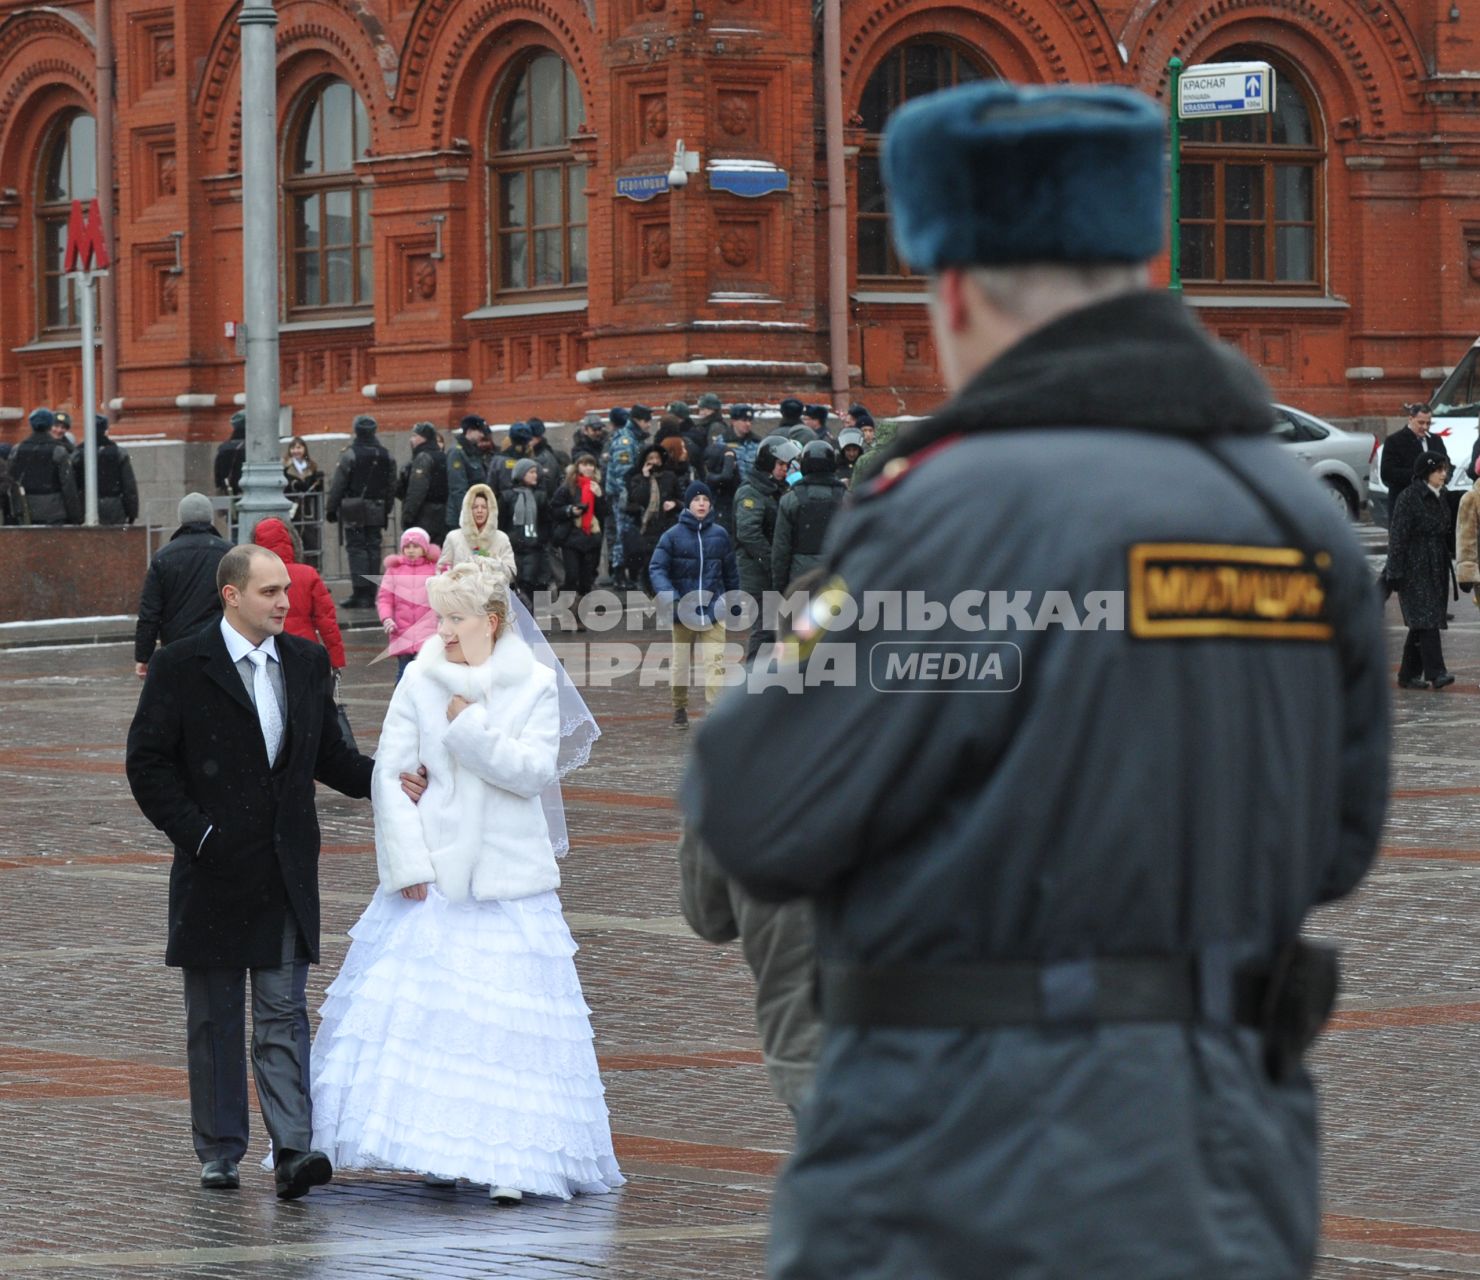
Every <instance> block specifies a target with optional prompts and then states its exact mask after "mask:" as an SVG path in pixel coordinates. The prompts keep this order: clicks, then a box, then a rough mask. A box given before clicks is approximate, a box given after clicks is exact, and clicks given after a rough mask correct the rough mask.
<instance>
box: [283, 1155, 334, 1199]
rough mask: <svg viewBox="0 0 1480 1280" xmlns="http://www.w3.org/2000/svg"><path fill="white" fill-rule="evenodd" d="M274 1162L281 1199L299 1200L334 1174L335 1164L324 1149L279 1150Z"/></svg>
mask: <svg viewBox="0 0 1480 1280" xmlns="http://www.w3.org/2000/svg"><path fill="white" fill-rule="evenodd" d="M274 1163H275V1164H276V1166H277V1173H276V1178H277V1195H278V1199H279V1200H297V1199H298V1197H299V1196H306V1195H307V1194H308V1193H309V1190H310V1189H311V1188H313V1187H322V1186H323V1185H324V1183H326V1182H328V1181H329V1179H330V1178H332V1177H333V1176H334V1166H333V1165H332V1164H330V1163H329V1157H328V1156H326V1155H325V1154H324V1153H323V1152H322V1151H279V1152H278V1154H277V1159H276V1161H275V1162H274Z"/></svg>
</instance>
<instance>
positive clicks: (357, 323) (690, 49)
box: [0, 0, 1480, 439]
mask: <svg viewBox="0 0 1480 1280" xmlns="http://www.w3.org/2000/svg"><path fill="white" fill-rule="evenodd" d="M237 8H238V6H236V5H234V4H232V3H230V2H229V0H111V23H110V26H111V29H112V37H113V46H114V50H115V53H114V59H113V62H114V65H115V66H116V92H115V94H114V95H113V96H114V99H115V135H116V146H115V154H116V194H115V201H114V209H115V223H114V229H113V230H114V239H115V261H116V304H115V307H116V324H117V335H118V336H117V346H118V358H117V370H116V381H114V379H113V378H112V377H111V376H110V382H112V383H113V386H114V388H115V394H116V396H117V399H118V401H119V402H121V403H119V404H117V405H116V409H117V411H118V412H119V413H121V415H122V417H123V419H124V421H125V422H126V423H127V430H128V431H129V432H135V431H163V432H166V433H168V434H169V435H170V436H173V437H187V438H191V439H202V438H207V437H216V436H219V435H220V434H221V431H222V428H223V422H224V417H225V415H226V413H227V412H229V407H230V406H231V404H232V403H233V399H234V397H235V396H237V395H238V393H240V392H241V391H242V389H243V366H242V362H241V360H240V358H239V356H238V354H237V351H236V345H235V342H234V341H233V339H232V338H230V337H228V336H227V327H228V325H229V324H230V323H231V322H233V321H236V320H239V319H240V318H241V310H242V303H241V298H242V279H241V210H242V205H241V177H240V168H241V164H240V108H239V82H240V57H239V40H238V29H237V27H236V24H235V17H236V12H237ZM277 8H278V12H279V15H280V24H279V26H278V29H277V44H278V56H279V79H278V83H279V100H278V111H279V119H280V124H281V134H282V148H281V156H282V161H281V163H282V172H281V175H280V181H281V187H282V191H283V201H282V230H281V237H282V245H283V260H284V268H283V319H284V321H285V322H286V323H285V330H284V334H283V340H282V366H283V377H282V387H283V398H284V401H285V403H288V404H290V405H291V406H292V407H293V410H294V414H295V427H296V428H297V429H299V430H323V429H330V428H342V427H343V426H344V425H345V424H346V423H347V421H348V419H349V417H350V415H352V414H353V413H356V412H362V411H365V410H367V409H368V410H370V411H371V412H374V413H376V414H377V415H378V416H380V417H381V418H382V419H383V420H384V421H387V422H390V423H393V424H395V425H398V426H404V425H406V424H408V423H410V422H412V421H415V420H416V419H419V418H431V419H433V420H435V421H438V422H442V423H446V422H455V421H456V419H457V418H458V417H459V416H460V415H461V414H463V413H465V412H469V411H472V410H477V411H478V412H481V413H483V414H485V415H486V416H487V417H489V418H490V419H493V420H503V421H507V420H509V419H511V418H514V417H517V416H522V415H526V414H529V413H534V412H538V413H539V414H541V415H542V416H543V417H546V418H547V419H552V420H556V419H561V418H568V417H570V416H572V415H573V414H575V413H577V412H578V411H579V410H581V409H583V408H587V407H604V406H607V405H611V404H625V403H630V402H632V401H634V400H643V401H647V402H649V403H653V404H657V403H660V402H666V401H668V400H670V399H673V398H676V397H686V398H689V399H693V398H695V397H696V396H697V395H698V394H699V393H700V392H702V391H703V390H706V389H713V390H716V391H718V392H719V393H720V394H721V395H722V396H724V397H725V398H726V399H727V400H728V399H730V398H737V399H739V398H744V399H753V400H770V401H773V402H774V401H775V400H776V399H777V398H778V397H779V396H780V395H782V394H785V393H788V392H794V393H797V394H799V395H802V396H803V397H805V398H813V397H816V398H826V396H827V395H828V392H829V388H830V381H831V379H830V373H829V369H828V358H829V334H828V317H829V296H828V255H829V254H830V253H832V252H836V253H842V254H846V255H847V269H848V273H847V294H848V296H847V300H846V314H847V316H848V348H849V352H850V366H851V368H850V371H849V380H848V383H849V394H850V395H851V397H852V398H855V399H859V400H862V401H864V402H866V403H868V404H869V405H870V406H871V407H872V408H873V409H874V411H875V413H876V414H887V413H889V412H898V411H900V410H913V411H923V410H926V409H929V408H930V407H931V406H933V405H934V404H936V403H937V402H938V401H939V398H940V389H939V378H938V374H937V372H936V370H935V367H934V363H933V357H932V351H931V343H930V338H929V327H928V323H927V319H926V315H925V310H924V307H923V305H922V297H923V294H922V286H921V282H920V281H919V280H918V279H917V278H913V277H911V276H909V275H908V274H906V273H905V269H904V268H903V267H902V266H901V265H900V264H899V263H898V262H897V261H896V259H895V258H894V256H893V252H892V249H891V248H890V246H889V243H888V239H887V226H886V215H885V213H884V210H883V204H882V194H881V191H880V185H879V178H878V159H877V144H878V133H879V130H880V128H881V127H882V124H883V121H884V120H885V118H886V117H887V115H888V113H889V111H890V110H891V109H892V108H893V107H894V106H896V105H897V104H898V103H899V101H901V100H902V99H904V98H908V97H912V96H915V95H916V94H919V93H922V92H926V91H928V90H930V89H933V88H936V87H938V86H940V85H943V84H949V83H954V82H958V81H960V80H963V79H968V78H974V77H983V76H994V75H997V76H1003V77H1007V78H1011V79H1013V80H1020V81H1029V82H1082V81H1097V82H1115V83H1124V84H1130V85H1135V86H1138V87H1140V88H1143V89H1145V90H1147V91H1148V92H1151V93H1154V94H1157V95H1158V96H1160V97H1161V98H1163V100H1164V99H1165V97H1166V93H1167V71H1166V65H1167V61H1168V59H1169V58H1170V57H1172V56H1173V55H1177V56H1179V57H1181V58H1182V59H1183V61H1184V62H1185V63H1189V64H1190V63H1197V62H1206V61H1212V60H1217V59H1223V60H1228V59H1234V58H1243V57H1258V58H1263V59H1267V60H1268V61H1270V62H1272V63H1274V64H1275V66H1276V67H1277V69H1278V71H1279V73H1280V90H1279V98H1280V111H1279V113H1278V114H1277V115H1276V116H1274V117H1271V118H1259V119H1257V120H1256V121H1255V122H1254V123H1242V124H1234V123H1225V124H1223V125H1222V126H1200V127H1199V128H1198V129H1196V130H1193V131H1191V133H1190V134H1189V137H1188V140H1187V146H1186V150H1185V158H1186V163H1187V171H1186V175H1187V176H1186V179H1185V180H1184V195H1183V210H1184V213H1185V214H1186V215H1187V219H1188V221H1187V224H1186V229H1185V231H1184V239H1183V249H1184V263H1185V267H1186V276H1187V289H1186V291H1187V295H1188V296H1189V298H1191V299H1192V300H1193V301H1194V302H1195V303H1196V305H1197V306H1198V307H1199V308H1201V309H1202V313H1203V315H1204V317H1205V318H1206V319H1207V321H1208V322H1209V324H1210V326H1211V327H1212V329H1213V330H1214V331H1216V332H1217V333H1218V334H1220V335H1221V336H1223V337H1224V338H1226V339H1227V340H1228V341H1230V342H1233V343H1235V344H1236V345H1238V346H1240V347H1241V348H1243V349H1244V350H1245V351H1246V352H1247V353H1248V354H1249V355H1250V356H1251V357H1252V358H1253V359H1254V360H1255V361H1256V362H1257V363H1258V364H1259V365H1260V366H1262V368H1263V369H1264V370H1265V372H1266V374H1267V375H1268V377H1269V378H1270V380H1271V381H1272V382H1273V383H1274V385H1275V386H1276V387H1277V388H1278V390H1279V392H1280V394H1281V395H1282V396H1284V397H1287V398H1289V399H1291V400H1294V401H1296V402H1298V403H1300V404H1302V405H1304V406H1306V407H1308V408H1310V409H1312V410H1314V411H1316V412H1319V413H1325V414H1330V415H1342V416H1351V415H1358V414H1377V415H1381V414H1390V413H1393V412H1394V411H1395V408H1396V405H1397V403H1398V402H1399V401H1401V400H1403V399H1405V398H1410V397H1412V396H1415V395H1417V394H1419V393H1420V392H1421V391H1423V390H1425V389H1426V388H1427V387H1428V386H1430V385H1431V384H1432V382H1433V380H1434V379H1435V377H1436V376H1437V374H1438V370H1440V369H1441V368H1442V367H1443V366H1446V365H1451V364H1453V363H1454V362H1455V360H1456V358H1457V357H1458V355H1459V353H1460V351H1461V349H1462V348H1463V347H1464V345H1465V344H1467V343H1469V342H1470V341H1472V340H1473V339H1474V338H1475V336H1476V334H1477V333H1480V2H1477V0H1400V2H1398V3H1394V2H1393V0H1387V2H1385V3H1383V2H1379V0H1176V3H1172V2H1171V0H1159V2H1158V0H1100V3H1098V4H1096V3H1095V2H1094V0H883V2H882V3H880V2H878V0H870V2H868V3H865V2H863V0H841V8H842V12H841V23H842V61H841V83H842V97H843V114H844V118H845V120H846V121H847V124H846V127H845V129H844V131H843V139H842V142H843V144H844V147H845V152H844V154H845V157H846V158H845V165H846V174H847V193H846V194H847V225H848V228H849V234H848V238H847V243H846V244H839V245H830V244H829V243H828V237H827V216H826V206H827V196H828V192H827V184H826V172H827V171H826V165H825V162H824V156H825V141H826V140H825V131H824V127H823V118H824V112H823V109H822V105H821V103H822V98H821V93H822V90H823V81H824V74H825V73H824V69H823V53H822V38H821V22H820V19H814V8H816V9H820V8H821V6H814V4H813V3H811V2H810V0H279V3H278V6H277ZM95 16H96V11H95V5H94V3H93V0H52V2H51V3H48V4H45V5H41V4H33V3H26V2H24V0H0V406H4V408H3V409H0V417H3V418H4V419H5V421H4V422H3V423H0V435H3V437H4V438H11V439H13V438H15V436H16V435H17V434H18V433H19V432H20V431H21V430H22V429H23V428H22V424H20V423H19V422H18V421H17V420H16V419H17V418H18V416H19V414H20V412H21V411H22V410H26V409H29V408H30V407H32V406H34V405H36V404H40V403H50V404H53V405H55V406H57V407H63V406H67V405H70V404H73V403H75V401H76V400H77V398H78V396H77V391H76V388H77V385H78V382H79V375H78V371H77V364H78V353H77V345H78V331H77V327H76V326H77V320H76V313H75V307H74V303H73V300H72V298H71V295H70V286H69V285H68V284H67V282H66V280H65V279H64V278H63V277H62V276H61V275H60V266H59V259H60V251H59V247H58V246H59V240H58V237H59V236H60V234H61V230H62V226H63V223H62V221H59V220H63V219H64V218H65V212H66V209H67V206H68V202H69V201H70V199H71V198H73V197H75V196H86V195H89V194H91V193H92V191H93V189H94V187H95V177H94V168H93V147H94V145H95V141H94V139H95V132H96V131H95V128H94V123H93V118H94V117H95V115H96V113H97V109H98V103H97V91H96V86H97V84H98V81H99V76H98V48H97V39H96V33H95V30H94V22H95ZM1220 129H1221V133H1220V132H1219V130H1220ZM680 139H682V141H683V142H684V144H685V146H686V148H687V149H688V150H689V151H690V152H691V153H697V156H698V158H699V166H700V167H699V169H698V171H697V172H695V173H694V174H693V175H692V176H691V177H690V180H689V182H688V184H687V185H686V186H683V187H676V188H674V189H672V190H667V191H659V192H658V193H657V194H653V193H652V192H651V190H650V188H651V187H652V186H654V185H657V186H662V185H663V182H661V181H658V179H659V178H660V176H661V175H664V174H666V173H667V171H668V170H669V169H670V168H671V167H672V165H673V163H674V152H675V146H676V144H677V143H678V141H679V140H680ZM644 197H645V198H644ZM1066 375H1067V371H1066Z"/></svg>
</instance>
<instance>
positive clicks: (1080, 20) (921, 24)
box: [843, 0, 1119, 109]
mask: <svg viewBox="0 0 1480 1280" xmlns="http://www.w3.org/2000/svg"><path fill="white" fill-rule="evenodd" d="M1038 8H1039V9H1040V10H1041V8H1042V7H1041V6H1038ZM1072 8H1073V9H1075V10H1077V11H1078V13H1077V21H1075V23H1074V24H1073V25H1071V24H1070V23H1068V22H1065V21H1064V20H1062V19H1061V18H1059V17H1058V16H1057V15H1043V16H1041V17H1040V16H1039V14H1038V13H1036V12H1035V11H1034V8H1033V7H1031V6H1029V5H1027V4H1024V3H1020V0H987V3H984V4H975V5H970V6H968V5H963V4H962V3H960V0H886V2H885V3H883V4H880V5H878V6H876V7H875V8H874V9H873V10H872V11H870V12H868V13H867V15H866V16H865V17H864V19H863V21H861V22H860V23H858V24H857V25H856V26H855V27H854V28H853V29H852V30H851V31H847V30H845V32H844V38H843V79H844V86H845V88H844V96H845V102H846V103H847V104H848V107H849V109H853V108H856V106H857V102H858V98H859V96H860V95H861V94H862V92H863V86H864V85H865V84H866V83H867V82H868V77H869V76H870V75H871V74H872V73H873V70H874V68H875V67H877V66H878V64H879V63H880V62H881V61H882V60H883V59H884V57H885V56H887V55H888V53H889V51H890V50H891V49H893V48H894V47H895V46H896V45H898V44H899V43H901V42H902V41H904V40H908V39H910V38H912V37H918V36H924V35H935V36H944V37H946V38H948V39H953V40H957V41H960V42H961V43H963V44H966V45H969V46H971V47H972V48H974V49H978V50H980V51H981V53H982V54H983V55H984V56H985V57H986V58H987V59H988V60H989V61H990V62H991V63H992V64H993V65H994V66H996V67H997V69H998V70H999V71H1000V72H1001V73H1002V74H1003V76H1004V77H1006V78H1007V79H1009V80H1016V81H1019V82H1024V83H1042V84H1055V83H1059V84H1063V83H1068V82H1070V81H1075V80H1078V81H1086V80H1096V79H1105V78H1107V77H1109V76H1110V74H1111V71H1112V68H1111V63H1110V61H1109V57H1108V54H1107V50H1113V49H1114V47H1115V46H1114V41H1113V39H1112V38H1111V36H1110V33H1109V32H1108V31H1107V30H1106V29H1105V28H1104V25H1103V22H1102V21H1101V20H1100V19H1099V18H1098V17H1094V18H1091V17H1090V16H1089V14H1088V12H1087V10H1086V6H1084V5H1080V4H1075V5H1073V6H1072ZM1118 62H1119V57H1118V55H1117V56H1116V63H1117V64H1118Z"/></svg>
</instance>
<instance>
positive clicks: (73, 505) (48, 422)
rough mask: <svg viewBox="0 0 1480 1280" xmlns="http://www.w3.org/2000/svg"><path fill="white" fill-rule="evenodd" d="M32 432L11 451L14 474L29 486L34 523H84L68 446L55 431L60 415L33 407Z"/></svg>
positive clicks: (29, 501)
mask: <svg viewBox="0 0 1480 1280" xmlns="http://www.w3.org/2000/svg"><path fill="white" fill-rule="evenodd" d="M29 421H30V423H31V434H30V436H28V437H27V438H26V439H25V440H22V441H21V442H20V444H18V445H16V447H15V451H14V452H13V453H12V454H11V455H10V474H11V477H12V478H13V479H14V480H15V482H16V483H17V484H19V485H20V487H21V488H22V489H23V490H25V494H26V506H27V508H28V509H29V510H30V513H31V523H32V524H81V523H82V494H81V492H80V491H79V489H78V488H77V477H76V475H75V474H74V473H73V471H72V455H71V454H70V453H68V451H67V446H66V445H65V444H64V443H62V442H61V441H59V440H57V439H56V438H55V437H54V436H53V435H52V427H53V426H55V425H56V415H55V414H54V413H52V411H51V410H50V409H33V410H32V411H31V417H30V419H29Z"/></svg>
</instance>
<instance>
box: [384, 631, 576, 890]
mask: <svg viewBox="0 0 1480 1280" xmlns="http://www.w3.org/2000/svg"><path fill="white" fill-rule="evenodd" d="M454 694H458V695H461V696H462V697H464V698H466V699H468V701H469V702H471V703H472V704H473V705H472V706H470V707H468V708H466V709H465V710H464V711H463V712H462V714H461V715H459V716H458V718H457V719H456V720H454V721H452V722H451V723H449V722H448V720H447V704H448V702H449V701H451V699H452V697H453V695H454ZM559 749H560V710H559V706H558V703H557V701H556V693H555V673H554V672H553V671H551V670H550V669H549V668H548V667H545V666H543V665H542V664H541V663H539V662H537V661H536V660H535V657H534V654H533V652H532V651H531V650H530V648H529V646H528V645H527V644H525V642H524V641H523V640H522V639H520V638H519V636H518V635H517V634H515V633H514V632H513V631H512V630H509V631H507V632H506V633H504V634H503V635H501V636H500V638H499V640H498V643H497V644H495V645H494V648H493V652H492V653H491V654H490V655H489V657H488V659H487V660H486V661H485V662H483V663H482V664H481V665H480V666H476V667H469V666H464V665H461V664H459V663H452V662H449V661H448V660H447V657H446V654H445V652H444V649H443V645H442V641H441V640H440V639H439V638H438V637H436V636H433V637H432V638H431V639H430V640H428V641H427V642H426V644H425V646H423V648H422V650H421V653H420V655H419V656H418V657H417V659H416V661H415V662H413V663H412V664H411V665H410V666H409V667H408V668H407V669H406V674H405V675H404V676H403V677H402V678H401V683H400V684H399V685H397V686H396V691H395V693H394V695H393V696H392V697H391V705H390V709H389V710H388V711H387V712H386V717H385V726H384V727H383V728H382V729H381V732H380V746H379V748H378V749H377V751H376V753H375V774H374V781H373V784H372V795H373V797H374V807H375V857H376V863H377V865H378V866H379V869H380V883H381V885H382V886H383V887H384V888H386V889H388V890H396V889H404V888H406V887H407V886H408V885H414V884H428V883H431V882H433V881H435V882H436V885H437V888H439V889H440V890H441V891H442V892H443V894H445V895H446V896H447V897H448V898H449V899H451V900H452V901H454V902H457V901H461V900H463V899H466V898H468V897H473V898H479V899H485V900H486V899H509V898H527V897H531V896H532V895H534V894H537V893H544V892H546V891H547V890H550V889H555V888H558V887H559V885H560V870H559V867H558V866H557V864H556V862H555V854H554V850H553V849H552V848H551V845H550V832H549V828H548V826H547V825H546V822H545V812H544V809H543V808H542V807H541V805H540V792H541V791H543V790H544V789H545V787H547V786H549V785H550V783H552V782H554V781H555V780H556V776H557V766H556V754H557V752H558V751H559ZM418 764H424V765H426V768H427V789H426V793H425V794H424V795H423V796H422V798H421V803H420V804H413V803H412V802H411V800H410V799H409V798H408V797H407V796H406V794H405V793H404V792H403V791H402V790H401V782H400V775H401V774H402V773H403V772H408V773H409V772H414V771H415V770H416V767H417V765H418Z"/></svg>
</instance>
